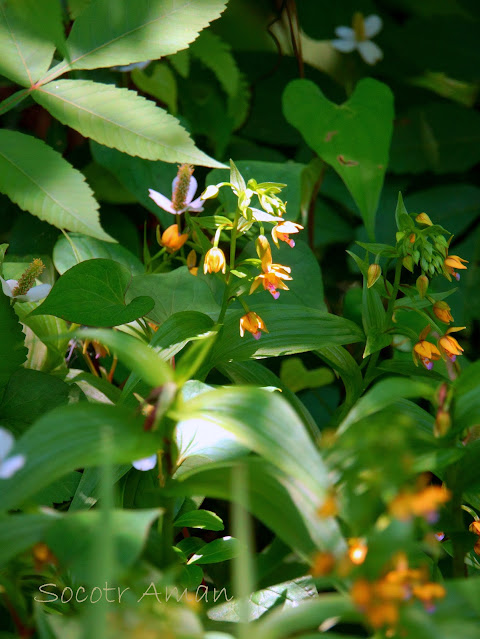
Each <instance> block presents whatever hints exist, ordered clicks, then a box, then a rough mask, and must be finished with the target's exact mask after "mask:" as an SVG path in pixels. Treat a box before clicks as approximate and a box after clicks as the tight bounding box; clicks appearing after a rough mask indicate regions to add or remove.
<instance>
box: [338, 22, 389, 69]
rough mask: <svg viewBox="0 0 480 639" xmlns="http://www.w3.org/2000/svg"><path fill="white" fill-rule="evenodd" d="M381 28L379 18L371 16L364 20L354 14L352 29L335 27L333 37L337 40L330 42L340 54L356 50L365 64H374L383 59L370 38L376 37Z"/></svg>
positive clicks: (381, 53)
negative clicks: (335, 36) (336, 37)
mask: <svg viewBox="0 0 480 639" xmlns="http://www.w3.org/2000/svg"><path fill="white" fill-rule="evenodd" d="M381 28H382V19H381V18H380V16H377V15H371V16H368V17H367V18H365V19H364V17H363V15H362V14H361V13H355V15H354V16H353V20H352V27H344V26H342V27H337V28H336V29H335V35H337V36H338V40H332V42H331V44H332V46H333V47H334V48H335V49H337V51H341V52H342V53H351V52H352V51H355V50H357V51H358V53H359V54H360V55H361V56H362V58H363V59H364V60H365V62H366V63H367V64H372V65H373V64H376V63H377V62H378V61H379V60H381V59H382V58H383V52H382V50H381V49H380V47H379V46H377V45H376V44H375V42H371V40H370V39H371V38H373V37H374V36H376V35H377V33H379V32H380V30H381Z"/></svg>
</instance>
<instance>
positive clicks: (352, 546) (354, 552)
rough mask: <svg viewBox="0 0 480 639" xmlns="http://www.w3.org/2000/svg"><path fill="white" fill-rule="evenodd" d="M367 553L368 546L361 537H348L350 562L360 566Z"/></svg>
mask: <svg viewBox="0 0 480 639" xmlns="http://www.w3.org/2000/svg"><path fill="white" fill-rule="evenodd" d="M367 553H368V546H367V544H366V543H365V541H363V539H356V538H355V539H350V541H349V548H348V557H349V559H350V561H351V562H352V564H355V565H356V566H360V564H363V562H364V561H365V557H366V556H367Z"/></svg>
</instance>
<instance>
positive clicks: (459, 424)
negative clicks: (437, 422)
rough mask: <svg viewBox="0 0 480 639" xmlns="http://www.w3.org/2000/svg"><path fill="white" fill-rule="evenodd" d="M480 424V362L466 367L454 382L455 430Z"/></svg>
mask: <svg viewBox="0 0 480 639" xmlns="http://www.w3.org/2000/svg"><path fill="white" fill-rule="evenodd" d="M479 423H480V361H478V362H475V363H474V364H471V365H470V366H468V367H467V368H466V369H465V370H464V371H463V372H462V374H461V376H460V377H459V378H458V379H457V380H456V382H455V421H454V425H455V429H457V428H458V430H459V431H461V430H463V429H465V428H468V427H470V426H473V425H475V424H479Z"/></svg>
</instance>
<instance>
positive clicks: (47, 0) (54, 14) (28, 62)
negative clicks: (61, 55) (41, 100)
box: [0, 0, 62, 87]
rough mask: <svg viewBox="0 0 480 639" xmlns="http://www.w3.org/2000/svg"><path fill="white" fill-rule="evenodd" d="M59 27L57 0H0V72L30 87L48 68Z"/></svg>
mask: <svg viewBox="0 0 480 639" xmlns="http://www.w3.org/2000/svg"><path fill="white" fill-rule="evenodd" d="M61 29H62V21H61V14H60V6H59V3H58V1H57V0H42V2H39V1H38V0H2V2H1V3H0V73H2V75H4V76H6V77H7V78H9V79H10V80H13V81H14V82H17V83H18V84H20V85H22V86H24V87H30V86H31V85H32V84H34V83H35V82H36V81H37V80H38V79H40V78H41V77H42V76H43V75H44V74H45V73H46V72H47V70H48V67H49V66H50V62H51V61H52V57H53V53H54V51H55V45H56V44H57V45H58V43H59V38H58V36H60V35H61V33H62V32H61Z"/></svg>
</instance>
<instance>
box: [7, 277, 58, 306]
mask: <svg viewBox="0 0 480 639" xmlns="http://www.w3.org/2000/svg"><path fill="white" fill-rule="evenodd" d="M0 280H1V282H2V289H3V292H4V293H5V295H8V297H11V298H12V299H14V300H17V301H18V302H38V301H39V300H43V298H44V297H47V295H48V294H49V293H50V290H51V288H52V287H51V286H50V284H39V285H38V286H32V288H31V289H30V290H29V291H27V292H26V293H25V295H14V294H13V291H14V290H15V289H16V287H17V286H18V281H17V280H4V279H3V277H0Z"/></svg>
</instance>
